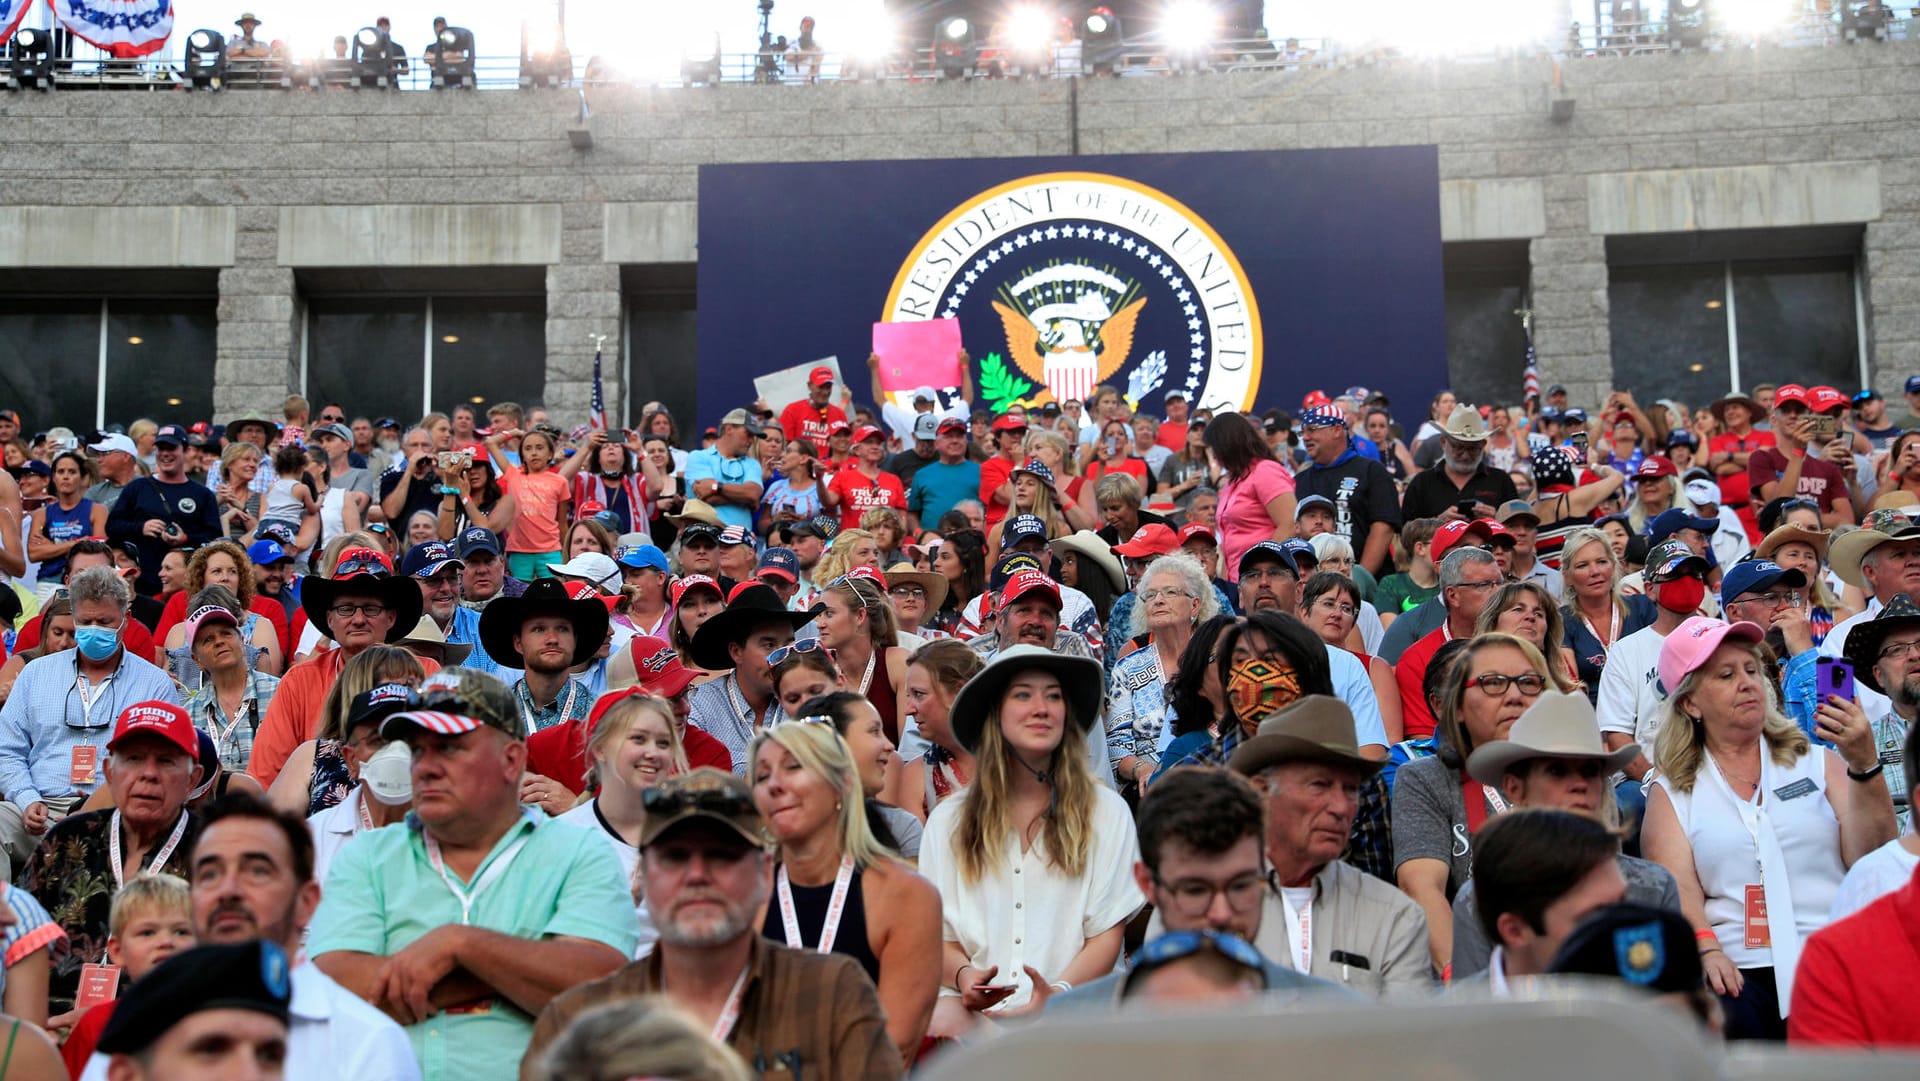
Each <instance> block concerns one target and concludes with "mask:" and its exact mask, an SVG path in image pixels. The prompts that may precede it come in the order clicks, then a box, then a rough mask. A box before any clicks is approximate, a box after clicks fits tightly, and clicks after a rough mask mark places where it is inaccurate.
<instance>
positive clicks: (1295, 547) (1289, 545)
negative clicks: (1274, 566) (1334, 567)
mask: <svg viewBox="0 0 1920 1081" xmlns="http://www.w3.org/2000/svg"><path fill="white" fill-rule="evenodd" d="M1267 543H1269V544H1271V543H1273V542H1272V541H1268V542H1267ZM1280 547H1282V548H1284V549H1286V550H1287V554H1288V555H1290V556H1292V557H1293V566H1294V570H1296V571H1298V570H1299V569H1300V560H1301V558H1302V557H1304V558H1307V559H1310V560H1312V561H1313V565H1314V566H1316V567H1317V566H1319V565H1320V553H1318V552H1316V551H1314V550H1313V542H1311V541H1306V540H1302V539H1300V538H1299V537H1288V538H1287V539H1286V540H1283V541H1281V542H1280Z"/></svg>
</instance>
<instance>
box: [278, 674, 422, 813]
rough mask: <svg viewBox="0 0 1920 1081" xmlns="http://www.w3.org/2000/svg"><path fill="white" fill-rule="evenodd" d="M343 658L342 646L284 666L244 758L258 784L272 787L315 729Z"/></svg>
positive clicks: (311, 736)
mask: <svg viewBox="0 0 1920 1081" xmlns="http://www.w3.org/2000/svg"><path fill="white" fill-rule="evenodd" d="M347 660H348V658H347V655H346V652H345V651H344V650H341V649H340V648H338V647H334V648H330V649H328V650H326V651H325V652H323V653H316V654H315V655H313V656H312V657H309V658H308V659H306V660H304V661H301V662H300V663H299V664H296V665H294V666H293V667H292V668H289V669H287V674H286V675H284V676H282V677H280V687H279V689H278V690H276V691H274V692H273V704H272V705H269V706H268V707H267V715H266V716H265V717H262V718H260V728H259V730H258V731H256V732H255V733H254V734H253V755H252V757H251V758H249V759H248V761H247V775H248V776H250V777H252V778H253V779H254V780H256V781H259V782H260V787H262V788H271V787H273V779H274V778H275V777H278V776H280V768H281V767H282V766H284V765H286V764H287V758H288V756H289V755H291V754H293V749H294V748H295V747H298V746H300V745H301V744H302V743H305V742H306V741H308V740H310V739H312V738H314V737H315V736H316V735H317V734H318V733H319V731H320V707H321V706H323V705H325V704H326V701H327V692H328V691H330V690H332V689H333V681H334V680H336V679H339V678H340V670H341V669H343V668H345V667H346V666H347ZM420 666H421V667H422V668H424V669H426V670H427V674H428V675H432V674H434V673H435V672H438V671H439V670H440V665H439V664H437V663H435V662H434V661H430V660H428V659H426V658H425V657H422V658H420Z"/></svg>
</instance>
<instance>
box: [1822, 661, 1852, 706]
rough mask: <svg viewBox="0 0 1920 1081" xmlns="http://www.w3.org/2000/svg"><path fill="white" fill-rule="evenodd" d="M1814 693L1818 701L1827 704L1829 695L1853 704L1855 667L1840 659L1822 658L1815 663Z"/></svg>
mask: <svg viewBox="0 0 1920 1081" xmlns="http://www.w3.org/2000/svg"><path fill="white" fill-rule="evenodd" d="M1813 680H1814V692H1815V694H1817V695H1818V696H1819V697H1818V698H1817V699H1816V701H1820V702H1825V701H1826V700H1827V696H1828V695H1836V696H1838V697H1840V698H1844V699H1846V700H1847V701H1849V702H1851V701H1853V700H1854V689H1853V665H1851V664H1848V663H1847V662H1846V661H1843V660H1841V659H1840V658H1838V657H1821V658H1819V659H1818V660H1816V661H1815V662H1814V674H1813Z"/></svg>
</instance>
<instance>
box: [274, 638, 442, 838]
mask: <svg viewBox="0 0 1920 1081" xmlns="http://www.w3.org/2000/svg"><path fill="white" fill-rule="evenodd" d="M426 678H427V671H426V669H424V668H422V667H421V666H420V661H419V660H418V659H417V658H415V657H414V655H413V654H411V653H409V652H407V651H406V650H405V649H402V648H401V647H399V646H389V645H372V646H368V647H367V648H366V649H364V650H362V651H360V653H358V654H357V655H355V656H354V658H353V659H352V660H350V661H348V662H347V663H346V666H345V667H343V668H342V669H341V670H340V676H339V678H338V679H335V680H334V681H333V686H332V687H330V688H329V689H328V690H327V697H326V699H325V700H324V701H323V702H322V703H321V704H320V724H319V727H318V728H317V729H316V730H315V732H314V738H313V739H310V740H308V741H306V742H305V743H302V744H301V745H300V746H298V747H295V748H294V749H293V753H292V754H290V755H288V756H287V761H286V764H285V765H283V766H281V767H280V773H279V775H278V776H276V777H275V778H274V779H273V785H272V787H270V788H268V789H267V799H268V800H269V801H270V802H271V803H272V804H273V805H274V806H275V807H278V808H279V809H281V810H283V811H287V812H290V813H292V814H297V815H309V816H310V815H316V814H319V813H320V812H321V811H324V810H326V809H327V808H329V807H332V806H333V805H335V804H337V803H339V802H340V801H341V800H343V799H345V798H346V796H347V794H348V793H350V792H352V791H353V787H354V785H356V784H358V783H359V780H360V767H359V764H358V763H357V762H354V761H352V760H350V759H349V757H348V756H347V754H346V752H345V750H344V745H345V743H346V739H347V714H348V712H349V711H350V709H351V707H352V705H353V699H354V696H355V695H360V694H365V693H367V692H368V691H370V690H373V689H374V688H375V687H378V686H380V685H382V684H385V683H401V684H405V685H406V686H409V687H418V686H419V685H420V683H421V681H423V680H425V679H426Z"/></svg>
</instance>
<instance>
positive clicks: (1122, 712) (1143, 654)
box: [1107, 552, 1220, 797]
mask: <svg viewBox="0 0 1920 1081" xmlns="http://www.w3.org/2000/svg"><path fill="white" fill-rule="evenodd" d="M1136 595H1137V596H1138V597H1139V603H1138V604H1135V605H1134V606H1133V625H1132V628H1131V630H1132V631H1133V633H1134V635H1135V636H1138V635H1142V634H1146V635H1150V636H1151V638H1150V640H1149V641H1148V643H1147V644H1146V645H1145V646H1144V647H1142V648H1140V649H1136V650H1134V651H1133V652H1132V653H1129V654H1127V655H1126V656H1124V657H1122V658H1120V659H1119V660H1118V661H1116V662H1114V665H1113V675H1112V678H1111V679H1110V680H1109V681H1108V684H1107V757H1108V758H1109V759H1110V760H1111V768H1112V770H1113V777H1114V781H1115V783H1117V784H1119V785H1120V790H1121V791H1122V792H1128V791H1131V792H1132V793H1133V794H1134V795H1135V796H1136V797H1137V796H1143V795H1145V794H1146V790H1147V778H1149V777H1151V776H1152V775H1153V772H1154V770H1155V769H1157V768H1158V767H1159V765H1160V756H1161V752H1162V751H1163V750H1164V748H1165V747H1166V745H1167V744H1169V743H1172V742H1173V733H1172V731H1171V730H1169V729H1168V728H1167V724H1166V715H1167V683H1168V682H1169V680H1171V678H1172V676H1173V673H1174V671H1175V670H1176V668H1177V667H1178V665H1179V663H1180V655H1181V653H1182V652H1183V651H1185V650H1186V648H1187V643H1188V642H1189V641H1191V640H1192V638H1193V629H1194V627H1196V626H1198V625H1199V624H1201V623H1203V622H1205V621H1207V620H1209V619H1212V618H1213V617H1214V616H1216V615H1218V614H1219V612H1220V602H1219V601H1218V600H1217V599H1215V597H1214V595H1213V582H1212V580H1211V579H1209V578H1208V577H1207V572H1206V571H1205V570H1204V569H1202V568H1201V566H1200V561H1199V560H1197V559H1195V558H1193V557H1192V556H1190V555H1187V554H1186V553H1185V552H1174V553H1172V554H1169V555H1164V556H1161V557H1160V558H1159V559H1156V560H1154V561H1153V564H1152V565H1151V566H1149V567H1148V568H1147V569H1146V572H1145V573H1144V574H1142V575H1141V576H1140V588H1139V591H1138V592H1137V594H1136Z"/></svg>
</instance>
